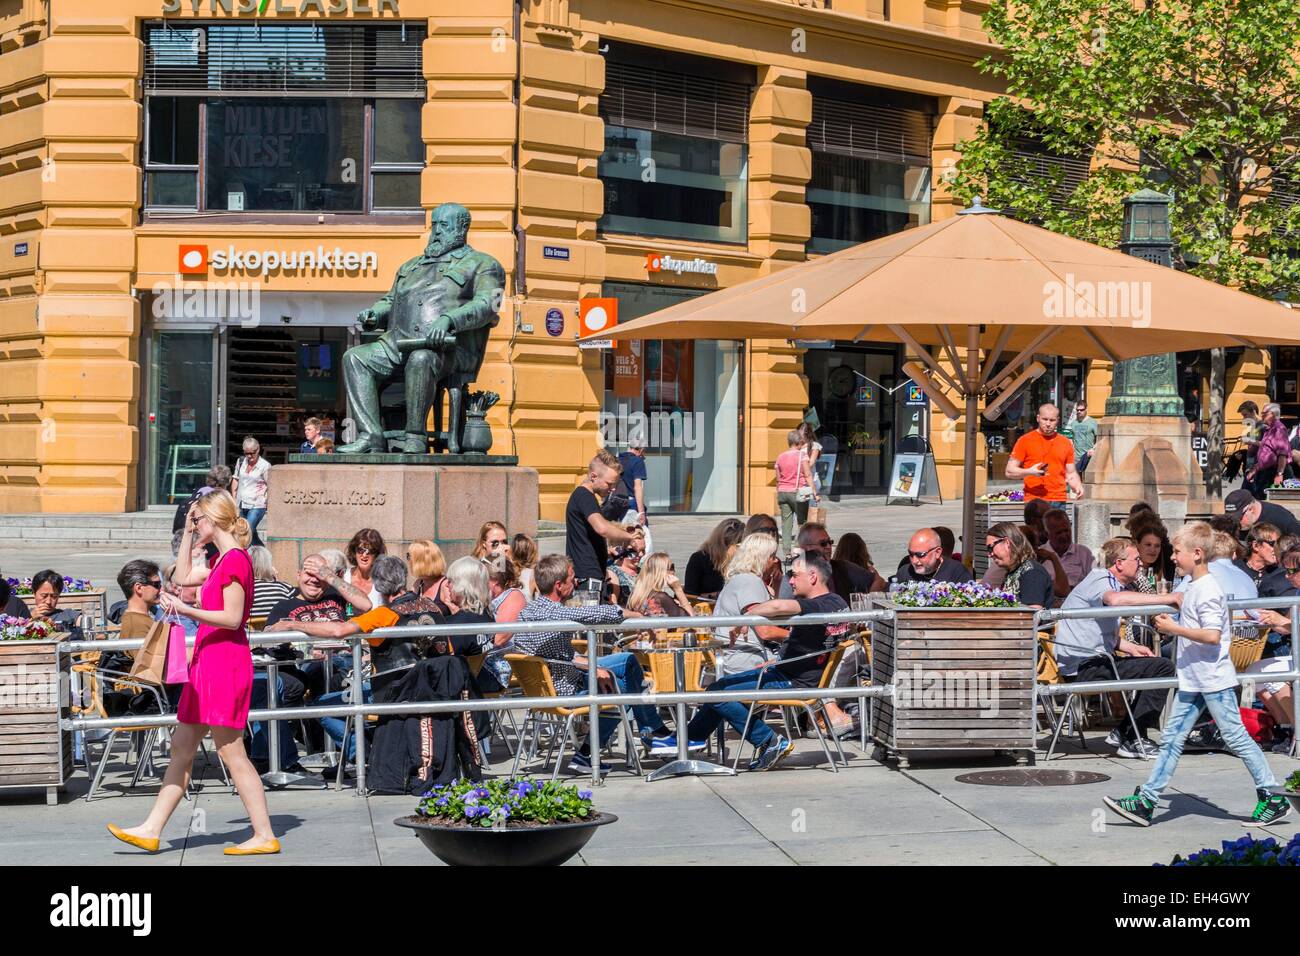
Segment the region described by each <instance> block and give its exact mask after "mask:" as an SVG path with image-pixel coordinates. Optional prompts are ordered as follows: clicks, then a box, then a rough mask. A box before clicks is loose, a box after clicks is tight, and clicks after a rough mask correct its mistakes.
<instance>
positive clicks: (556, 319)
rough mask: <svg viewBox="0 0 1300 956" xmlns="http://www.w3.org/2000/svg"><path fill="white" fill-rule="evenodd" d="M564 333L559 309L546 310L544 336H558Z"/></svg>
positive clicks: (562, 314)
mask: <svg viewBox="0 0 1300 956" xmlns="http://www.w3.org/2000/svg"><path fill="white" fill-rule="evenodd" d="M563 331H564V313H563V312H561V311H560V310H559V309H547V310H546V334H547V335H552V336H554V335H560V334H561V333H562V332H563Z"/></svg>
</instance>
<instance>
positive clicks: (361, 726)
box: [339, 635, 366, 797]
mask: <svg viewBox="0 0 1300 956" xmlns="http://www.w3.org/2000/svg"><path fill="white" fill-rule="evenodd" d="M350 640H351V641H352V703H353V704H356V705H357V706H360V705H361V704H362V703H363V702H364V699H365V695H364V694H362V692H361V683H362V681H361V637H360V635H356V636H353V637H352V638H350ZM352 733H353V734H354V736H353V745H354V747H355V748H356V749H355V751H354V753H355V754H356V761H357V790H356V795H357V796H358V797H364V796H365V795H366V715H365V714H360V713H359V714H357V717H356V723H355V725H354V727H353V731H352ZM343 742H344V747H343V755H342V756H341V757H340V758H339V759H340V760H346V759H347V739H346V735H345V737H344V741H343Z"/></svg>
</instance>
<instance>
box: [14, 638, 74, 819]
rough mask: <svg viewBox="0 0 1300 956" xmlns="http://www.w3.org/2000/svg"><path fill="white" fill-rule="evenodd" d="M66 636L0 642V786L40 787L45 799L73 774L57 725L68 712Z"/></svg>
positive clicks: (67, 739) (53, 798)
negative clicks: (63, 650) (61, 650)
mask: <svg viewBox="0 0 1300 956" xmlns="http://www.w3.org/2000/svg"><path fill="white" fill-rule="evenodd" d="M66 637H67V635H66V634H60V635H57V636H56V638H55V639H52V640H47V641H0V788H3V787H44V788H45V799H46V802H47V803H51V804H53V803H57V802H58V795H57V794H58V791H60V790H62V789H63V788H64V787H65V786H66V785H67V781H68V778H69V777H70V776H71V775H72V734H71V733H69V732H68V731H65V730H61V729H60V728H59V719H60V718H61V717H64V716H66V715H67V694H68V656H67V655H66V654H59V653H57V649H58V644H59V642H60V641H62V640H64V639H65V638H66Z"/></svg>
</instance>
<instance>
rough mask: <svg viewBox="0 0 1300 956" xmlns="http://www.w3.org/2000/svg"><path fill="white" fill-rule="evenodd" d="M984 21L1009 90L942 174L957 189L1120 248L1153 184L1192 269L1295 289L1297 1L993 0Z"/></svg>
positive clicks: (1299, 109) (1232, 280)
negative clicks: (1129, 204) (1136, 197)
mask: <svg viewBox="0 0 1300 956" xmlns="http://www.w3.org/2000/svg"><path fill="white" fill-rule="evenodd" d="M984 22H985V27H986V28H987V30H988V32H989V36H990V38H991V39H992V40H993V41H995V42H996V43H998V44H999V45H1000V46H1001V47H1002V49H1001V51H999V52H998V53H997V54H994V55H992V56H989V57H988V58H987V59H985V60H984V61H982V63H981V68H982V69H984V70H986V71H988V72H990V73H993V74H996V75H997V76H999V77H1001V78H1003V80H1004V81H1005V83H1006V95H1005V96H1003V97H1000V98H998V99H996V100H994V101H993V102H992V103H990V104H989V106H988V109H987V113H986V119H987V122H986V123H985V124H984V125H983V127H982V128H981V132H980V133H979V134H978V135H977V136H976V137H975V138H974V139H973V140H969V141H967V142H965V143H963V144H962V145H961V147H960V148H961V150H962V153H963V155H962V158H961V160H960V161H959V162H958V164H957V165H956V167H955V168H954V169H952V170H950V171H949V173H948V174H947V175H948V177H949V180H950V182H951V185H952V189H953V191H954V193H955V194H956V195H957V196H958V197H959V198H962V199H964V200H967V201H969V200H970V199H971V198H972V197H973V196H975V195H977V194H979V195H982V196H983V197H984V201H985V204H986V205H990V206H997V207H1001V208H1004V209H1008V210H1012V211H1014V212H1015V213H1016V214H1017V215H1019V216H1021V217H1023V218H1026V219H1029V220H1031V221H1034V222H1038V223H1040V224H1041V225H1044V226H1045V227H1046V228H1048V229H1052V230H1054V231H1056V232H1061V233H1065V234H1067V235H1071V236H1075V237H1077V238H1081V239H1087V240H1089V241H1092V242H1096V243H1100V244H1102V245H1107V246H1114V245H1116V244H1117V243H1118V241H1119V230H1120V225H1121V221H1122V214H1123V210H1122V207H1121V205H1120V200H1121V199H1122V198H1123V197H1124V196H1126V195H1128V194H1130V193H1132V192H1134V191H1136V190H1137V189H1140V188H1142V187H1143V186H1154V187H1155V188H1158V189H1161V190H1163V191H1165V192H1171V193H1172V194H1173V197H1174V203H1173V207H1172V208H1171V210H1170V216H1171V220H1172V226H1173V230H1174V241H1175V243H1176V246H1177V249H1178V250H1179V251H1180V252H1181V254H1182V255H1183V256H1184V258H1185V260H1186V262H1187V264H1188V265H1190V266H1193V268H1192V270H1191V271H1193V272H1195V273H1196V274H1198V275H1201V276H1203V277H1205V278H1207V279H1212V280H1214V281H1216V282H1220V283H1226V284H1232V285H1236V286H1238V287H1240V288H1242V289H1243V290H1245V291H1248V292H1253V293H1255V294H1257V295H1262V296H1266V297H1273V296H1287V297H1291V298H1294V297H1295V296H1296V294H1297V293H1298V292H1300V102H1298V98H1300V60H1298V59H1297V56H1298V54H1300V3H1297V2H1295V0H1154V2H1152V0H1148V2H1145V3H1144V2H1143V0H995V2H994V4H993V5H992V6H991V7H990V9H989V11H988V13H987V14H986V16H985V20H984ZM1035 151H1038V153H1039V154H1040V155H1037V156H1036V155H1035ZM1041 154H1051V155H1054V156H1056V157H1074V158H1075V159H1076V160H1083V161H1087V160H1089V159H1091V160H1092V167H1093V168H1092V171H1091V172H1090V173H1088V174H1087V175H1086V176H1083V175H1079V174H1078V169H1079V168H1080V164H1079V163H1078V162H1076V163H1075V169H1074V173H1075V174H1074V175H1071V170H1070V164H1069V163H1068V162H1067V163H1061V162H1059V161H1058V162H1051V161H1048V160H1047V159H1046V158H1045V157H1044V156H1043V155H1041ZM1260 200H1262V201H1260Z"/></svg>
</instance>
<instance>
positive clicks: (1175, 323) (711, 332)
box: [591, 200, 1300, 550]
mask: <svg viewBox="0 0 1300 956" xmlns="http://www.w3.org/2000/svg"><path fill="white" fill-rule="evenodd" d="M591 338H614V339H782V338H784V339H835V340H840V341H845V340H847V341H854V342H858V341H872V342H901V343H904V344H906V345H908V346H910V347H911V350H912V351H913V352H914V353H916V355H917V356H918V357H919V360H920V363H921V365H922V366H923V367H920V366H918V365H917V363H912V364H911V365H909V366H905V370H906V371H907V372H908V374H909V375H911V376H912V378H913V380H915V381H916V382H917V384H919V385H921V387H922V388H923V389H925V390H926V392H927V393H928V394H930V397H931V398H932V399H933V400H934V401H935V402H936V404H937V405H938V406H939V407H940V409H942V410H944V411H945V412H946V413H947V414H948V415H949V417H950V418H954V419H955V418H957V417H959V415H960V414H961V413H960V411H959V410H958V405H959V404H960V403H963V402H964V405H965V441H966V458H965V474H964V482H963V496H964V507H963V518H962V532H963V536H964V539H965V542H966V548H967V549H968V550H969V549H970V548H971V542H972V540H973V535H974V508H973V506H972V501H973V498H974V491H975V457H976V456H975V441H976V434H977V427H978V423H977V418H978V410H979V400H980V399H981V398H985V399H986V400H987V401H988V403H990V404H992V405H996V403H997V397H998V396H1004V397H1009V396H1010V395H1011V393H1012V392H1013V391H1014V390H1015V388H1016V387H1018V385H1019V384H1021V383H1022V382H1023V381H1025V380H1027V379H1029V378H1031V377H1033V375H1034V374H1035V372H1036V371H1038V370H1039V369H1041V366H1038V367H1037V368H1035V365H1034V355H1035V353H1040V352H1051V353H1055V354H1060V355H1069V356H1073V357H1077V358H1101V359H1110V360H1112V361H1118V360H1120V359H1126V358H1135V357H1137V356H1139V355H1153V354H1157V353H1160V352H1173V351H1187V350H1193V349H1208V348H1226V347H1232V346H1248V347H1262V346H1265V345H1278V344H1297V343H1300V321H1296V318H1295V317H1293V316H1292V314H1291V311H1290V310H1289V309H1287V308H1285V307H1283V306H1281V305H1279V304H1278V303H1275V302H1270V301H1267V300H1265V299H1261V298H1258V297H1256V296H1252V295H1247V294H1245V293H1243V292H1239V291H1237V290H1235V289H1231V288H1228V287H1227V286H1222V285H1218V284H1217V283H1214V282H1209V281H1206V280H1204V279H1200V278H1197V277H1196V276H1192V275H1188V274H1186V273H1183V272H1179V271H1177V270H1174V269H1170V268H1167V267H1165V266H1161V265H1158V264H1156V263H1152V262H1147V261H1145V260H1142V259H1138V258H1136V257H1134V256H1130V255H1126V254H1124V253H1122V252H1118V251H1116V250H1113V249H1106V248H1103V247H1101V246H1096V245H1093V244H1091V243H1088V242H1083V241H1081V240H1078V239H1072V238H1070V237H1068V236H1062V235H1059V234H1057V233H1054V232H1049V231H1048V230H1046V229H1042V228H1039V227H1038V226H1032V225H1029V224H1027V223H1023V222H1018V221H1016V220H1015V219H1011V218H1009V217H1007V216H1004V215H1001V214H1000V213H998V212H997V211H996V210H990V209H986V208H984V207H983V206H981V205H980V204H979V201H978V200H976V202H975V204H974V205H973V206H972V207H971V208H970V209H967V210H964V211H963V212H962V213H959V214H958V215H957V216H955V217H952V218H949V219H945V220H943V221H941V222H936V223H932V224H930V225H927V226H921V227H919V228H917V229H912V230H908V231H906V232H901V233H896V234H894V235H891V236H886V237H884V238H882V239H877V240H875V241H873V242H867V243H863V244H862V245H859V246H853V247H852V248H849V249H844V250H841V251H840V252H836V253H833V254H831V255H827V256H823V257H820V258H817V259H810V260H808V261H807V262H803V263H800V264H798V265H795V266H791V267H789V268H787V269H783V270H781V271H779V272H776V273H773V274H771V275H768V276H764V277H762V278H759V279H754V280H752V281H750V282H746V283H743V284H741V285H738V286H733V287H731V288H729V289H723V290H720V291H718V292H714V293H711V294H709V295H706V296H701V297H699V298H697V299H693V300H690V301H687V302H683V303H680V304H678V305H675V306H672V307H671V308H667V309H664V310H662V311H660V312H656V313H654V314H652V315H647V316H644V317H642V318H639V319H635V320H633V321H631V322H627V323H623V324H620V325H619V326H618V327H617V328H616V329H614V330H613V331H612V332H602V333H600V334H599V335H596V336H591ZM923 346H935V347H936V349H937V350H938V351H939V353H940V354H941V355H946V356H947V358H948V360H949V362H950V368H945V367H943V365H942V364H941V363H940V361H939V359H938V358H936V357H935V356H932V355H931V354H930V352H929V351H928V350H927V349H925V348H923ZM959 348H964V349H966V350H967V352H966V355H965V356H964V358H963V356H962V355H961V354H960V353H959V352H958V349H959ZM1008 357H1009V360H1007V361H1006V364H1005V365H1003V366H1001V367H998V363H999V360H1002V359H1008ZM995 368H996V369H997V371H996V372H995V371H994V370H995ZM950 396H951V397H950Z"/></svg>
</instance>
